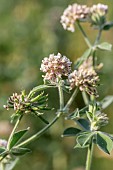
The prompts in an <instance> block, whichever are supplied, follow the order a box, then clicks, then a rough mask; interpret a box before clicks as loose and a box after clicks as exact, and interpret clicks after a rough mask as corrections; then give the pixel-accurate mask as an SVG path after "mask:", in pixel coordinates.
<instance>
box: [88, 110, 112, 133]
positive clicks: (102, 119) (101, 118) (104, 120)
mask: <svg viewBox="0 0 113 170" xmlns="http://www.w3.org/2000/svg"><path fill="white" fill-rule="evenodd" d="M108 120H109V119H108V117H107V114H105V113H101V112H100V111H97V112H96V114H95V116H94V120H93V122H92V123H91V129H92V130H98V129H99V128H100V127H101V126H105V125H107V124H108Z"/></svg>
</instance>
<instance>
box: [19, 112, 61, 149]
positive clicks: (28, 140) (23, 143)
mask: <svg viewBox="0 0 113 170" xmlns="http://www.w3.org/2000/svg"><path fill="white" fill-rule="evenodd" d="M61 114H62V113H61V112H59V113H58V114H57V116H56V117H55V118H54V119H53V120H52V121H51V122H50V123H49V124H48V125H47V126H45V127H44V128H43V129H42V130H40V131H39V132H37V133H36V134H34V135H33V136H31V137H30V138H28V139H26V140H25V141H24V142H22V143H20V144H18V145H17V146H16V148H18V147H22V146H25V145H28V144H29V143H31V142H33V141H34V140H36V139H38V138H39V137H40V136H41V135H43V134H44V133H45V132H46V131H47V130H48V129H49V128H50V127H51V126H52V125H53V124H54V123H55V122H56V121H57V120H58V119H59V117H60V116H61Z"/></svg>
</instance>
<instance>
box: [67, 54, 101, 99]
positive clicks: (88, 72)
mask: <svg viewBox="0 0 113 170" xmlns="http://www.w3.org/2000/svg"><path fill="white" fill-rule="evenodd" d="M86 63H87V65H86ZM91 63H92V61H91V57H90V58H89V63H88V60H86V61H85V62H84V63H83V64H82V65H81V66H80V67H79V69H78V70H74V71H73V72H72V73H71V74H70V75H69V83H70V87H71V89H73V88H74V87H75V86H77V87H79V89H80V91H86V92H87V93H88V94H90V95H95V96H96V97H98V94H97V90H96V87H97V85H98V82H99V76H98V75H97V73H96V72H95V70H94V68H93V66H92V65H91Z"/></svg>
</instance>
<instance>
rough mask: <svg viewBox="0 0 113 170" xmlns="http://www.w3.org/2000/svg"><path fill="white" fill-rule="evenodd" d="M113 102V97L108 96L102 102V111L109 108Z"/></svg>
mask: <svg viewBox="0 0 113 170" xmlns="http://www.w3.org/2000/svg"><path fill="white" fill-rule="evenodd" d="M112 102H113V96H106V97H105V98H104V99H103V100H102V101H101V102H100V104H101V107H102V109H105V108H107V107H108V106H109V105H110V104H111V103H112Z"/></svg>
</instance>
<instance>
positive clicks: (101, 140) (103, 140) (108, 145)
mask: <svg viewBox="0 0 113 170" xmlns="http://www.w3.org/2000/svg"><path fill="white" fill-rule="evenodd" d="M96 143H97V146H98V147H99V149H101V150H102V151H104V152H105V153H107V154H110V153H111V151H112V149H113V141H112V140H111V139H110V137H109V136H108V135H106V134H105V133H102V132H98V133H97V139H96Z"/></svg>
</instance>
